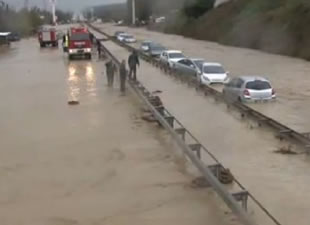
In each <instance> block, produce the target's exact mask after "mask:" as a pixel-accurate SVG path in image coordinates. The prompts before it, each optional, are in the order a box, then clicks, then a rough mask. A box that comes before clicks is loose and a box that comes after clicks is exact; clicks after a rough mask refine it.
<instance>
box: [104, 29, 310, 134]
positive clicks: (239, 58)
mask: <svg viewBox="0 0 310 225" xmlns="http://www.w3.org/2000/svg"><path fill="white" fill-rule="evenodd" d="M101 26H102V29H103V30H105V31H107V32H108V33H110V34H114V32H115V31H117V30H121V31H126V32H129V33H131V34H133V35H135V37H136V38H137V39H138V43H136V44H135V46H139V44H140V43H141V41H142V40H153V41H156V42H159V43H161V44H162V45H164V46H165V47H167V48H170V49H179V50H182V51H183V52H184V53H185V55H187V56H189V57H194V58H197V57H198V58H200V57H201V58H204V59H206V60H207V61H211V62H219V63H222V64H223V66H224V67H225V68H226V70H227V71H230V75H231V76H240V75H254V76H265V77H266V78H268V79H269V80H270V81H271V82H272V84H273V86H274V88H275V90H276V93H277V96H278V100H277V103H276V104H269V105H267V106H265V105H259V104H252V105H251V107H253V108H255V109H257V110H258V111H260V112H262V113H264V114H266V115H268V116H269V117H271V118H274V119H276V120H278V121H280V122H281V123H283V124H285V125H287V126H289V127H291V128H293V129H296V130H297V131H299V132H309V131H310V120H309V119H308V115H309V114H310V105H309V104H308V103H309V101H310V88H309V87H310V79H309V74H310V63H309V62H307V61H305V60H302V59H296V58H290V57H286V56H280V55H272V54H268V53H264V52H260V51H255V50H251V49H243V48H235V47H229V46H223V45H219V44H217V43H212V42H207V41H199V40H194V39H190V38H184V37H182V36H178V35H167V34H162V33H158V32H152V31H148V30H145V29H143V28H141V29H137V28H128V27H117V26H113V25H112V24H105V25H101Z"/></svg>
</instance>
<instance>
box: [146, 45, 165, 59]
mask: <svg viewBox="0 0 310 225" xmlns="http://www.w3.org/2000/svg"><path fill="white" fill-rule="evenodd" d="M166 50H167V49H166V48H165V47H164V46H162V45H160V44H157V43H151V44H150V45H149V49H148V50H147V51H146V53H147V54H149V55H150V56H151V57H153V58H159V57H160V55H161V54H162V53H163V51H166Z"/></svg>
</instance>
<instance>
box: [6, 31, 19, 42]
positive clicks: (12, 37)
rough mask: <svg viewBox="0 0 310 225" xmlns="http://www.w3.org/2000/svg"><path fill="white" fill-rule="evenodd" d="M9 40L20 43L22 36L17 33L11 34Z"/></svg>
mask: <svg viewBox="0 0 310 225" xmlns="http://www.w3.org/2000/svg"><path fill="white" fill-rule="evenodd" d="M8 38H9V41H11V42H15V41H20V35H19V34H18V33H16V32H11V33H10V35H9V37H8Z"/></svg>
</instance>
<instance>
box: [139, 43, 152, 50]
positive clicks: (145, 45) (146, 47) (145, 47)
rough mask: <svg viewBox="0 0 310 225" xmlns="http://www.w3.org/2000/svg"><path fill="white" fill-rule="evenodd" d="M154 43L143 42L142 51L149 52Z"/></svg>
mask: <svg viewBox="0 0 310 225" xmlns="http://www.w3.org/2000/svg"><path fill="white" fill-rule="evenodd" d="M152 43H153V42H152V41H143V42H142V43H141V46H140V50H141V51H144V52H146V51H148V50H149V49H150V45H151V44H152Z"/></svg>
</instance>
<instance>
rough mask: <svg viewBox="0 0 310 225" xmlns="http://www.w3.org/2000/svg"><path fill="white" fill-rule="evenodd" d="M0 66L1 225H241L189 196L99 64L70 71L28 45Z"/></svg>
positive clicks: (52, 54) (154, 132)
mask: <svg viewBox="0 0 310 225" xmlns="http://www.w3.org/2000/svg"><path fill="white" fill-rule="evenodd" d="M0 63H1V67H0V74H1V76H0V79H1V82H0V111H1V119H0V124H1V125H0V133H1V149H0V221H1V222H0V223H1V225H12V224H14V225H42V224H44V225H107V224H118V225H122V224H123V225H128V224H135V225H145V224H150V225H151V224H163V225H165V224H166V225H168V224H169V225H171V224H178V225H182V224H184V225H188V224H193V225H204V224H206V221H208V223H210V224H217V225H236V224H238V223H237V221H236V219H235V217H234V216H233V215H232V214H231V213H229V210H227V208H226V206H225V205H224V203H223V202H222V201H221V200H220V199H219V198H218V197H217V196H216V195H215V193H214V192H213V191H212V190H210V189H209V190H208V189H195V188H192V187H191V186H190V184H191V180H192V179H193V176H192V175H191V174H189V173H187V172H186V170H184V165H185V164H184V160H183V158H182V157H181V156H180V155H178V154H177V153H176V151H175V149H174V147H173V145H172V143H171V140H170V139H169V137H168V136H167V134H166V133H165V132H164V131H163V130H161V129H159V128H158V127H157V126H153V125H150V124H146V123H145V122H143V121H141V120H140V115H141V107H142V106H141V105H140V102H139V101H137V98H136V97H134V96H131V94H130V93H128V95H127V96H125V97H121V96H120V94H119V90H118V87H117V86H115V88H112V89H111V88H107V86H106V79H105V76H104V75H103V74H102V73H103V68H104V62H103V61H97V60H96V59H94V60H93V61H84V60H77V61H72V62H68V61H67V57H66V56H64V55H63V53H62V52H61V50H60V49H59V50H58V49H43V50H40V49H39V47H38V43H37V41H36V40H35V39H28V40H22V41H21V42H20V43H16V44H14V45H13V46H12V48H11V50H10V51H9V52H6V53H4V54H1V56H0ZM73 99H74V100H78V101H80V105H75V106H69V105H68V104H67V101H68V100H73Z"/></svg>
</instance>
